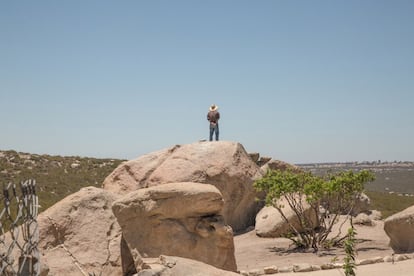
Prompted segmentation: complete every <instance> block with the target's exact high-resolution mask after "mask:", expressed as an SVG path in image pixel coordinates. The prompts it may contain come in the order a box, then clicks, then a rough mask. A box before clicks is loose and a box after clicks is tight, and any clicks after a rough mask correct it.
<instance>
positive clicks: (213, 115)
mask: <svg viewBox="0 0 414 276" xmlns="http://www.w3.org/2000/svg"><path fill="white" fill-rule="evenodd" d="M217 110H218V106H217V105H215V104H213V105H211V106H210V111H209V112H208V113H207V120H208V121H209V122H210V141H213V134H214V133H215V134H216V141H218V140H219V125H218V121H219V119H220V113H219V112H218V111H217Z"/></svg>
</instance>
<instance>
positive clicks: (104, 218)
mask: <svg viewBox="0 0 414 276" xmlns="http://www.w3.org/2000/svg"><path fill="white" fill-rule="evenodd" d="M116 198H117V196H116V195H114V194H112V193H111V192H108V191H105V190H103V189H100V188H95V187H86V188H82V189H81V190H80V191H79V192H77V193H74V194H72V195H69V196H68V197H66V198H64V199H63V200H61V201H59V202H58V203H56V204H55V205H53V206H52V207H50V208H48V209H47V210H46V211H44V212H43V213H41V214H39V216H38V218H37V221H38V225H39V245H38V248H39V250H40V252H41V253H42V255H43V256H42V257H41V258H42V259H46V260H47V263H48V266H49V269H50V274H49V275H75V276H76V275H79V276H82V275H85V274H87V273H91V274H92V273H95V275H101V273H102V275H122V267H121V257H120V241H121V228H120V227H119V225H118V222H117V221H116V218H115V216H114V215H113V213H112V210H111V206H112V203H113V202H114V201H115V199H116ZM42 262H43V260H42Z"/></svg>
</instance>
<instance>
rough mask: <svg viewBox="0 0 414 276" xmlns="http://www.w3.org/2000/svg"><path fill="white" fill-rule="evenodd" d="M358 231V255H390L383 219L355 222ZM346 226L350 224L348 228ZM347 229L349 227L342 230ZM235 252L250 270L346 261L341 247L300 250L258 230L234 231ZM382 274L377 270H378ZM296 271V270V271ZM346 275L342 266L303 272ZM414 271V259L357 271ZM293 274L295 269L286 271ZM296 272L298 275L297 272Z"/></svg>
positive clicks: (241, 264)
mask: <svg viewBox="0 0 414 276" xmlns="http://www.w3.org/2000/svg"><path fill="white" fill-rule="evenodd" d="M355 228H356V231H357V236H356V238H357V240H358V243H357V256H356V257H357V259H358V260H363V259H369V258H374V257H385V256H391V255H392V253H393V250H392V249H391V248H390V247H389V245H388V244H389V238H388V236H387V235H386V234H385V232H384V223H383V221H375V225H374V226H362V225H355ZM345 229H347V228H345ZM343 231H346V230H343ZM234 243H235V255H236V262H237V267H238V270H239V271H241V270H244V271H251V270H254V269H261V268H264V267H267V266H277V267H286V266H290V265H293V264H300V263H307V264H312V265H322V264H327V263H332V262H343V258H344V256H345V254H344V252H343V250H342V249H338V248H336V249H331V250H320V251H319V252H318V253H312V252H297V251H295V250H294V249H293V247H292V243H291V241H290V240H288V239H285V238H260V237H258V236H256V234H255V231H254V230H252V231H249V232H246V233H243V234H239V235H235V237H234ZM377 272H378V273H379V274H378V273H377ZM335 273H336V274H335ZM293 274H295V273H293ZM307 274H310V275H315V276H316V275H344V274H343V271H342V270H326V271H319V272H318V271H317V272H311V273H305V272H303V273H300V275H307ZM393 274H394V275H410V276H413V275H414V260H413V259H411V260H407V261H401V262H396V263H394V264H392V263H380V264H371V265H363V266H358V267H357V275H358V276H359V275H376V276H378V275H384V276H385V275H393ZM283 275H286V276H287V275H292V273H283ZM295 275H298V274H297V273H296V274H295Z"/></svg>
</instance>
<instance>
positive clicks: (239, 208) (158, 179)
mask: <svg viewBox="0 0 414 276" xmlns="http://www.w3.org/2000/svg"><path fill="white" fill-rule="evenodd" d="M261 176H262V174H261V172H260V168H259V167H258V166H257V165H256V164H255V163H254V162H253V161H252V160H251V158H250V157H249V155H248V154H247V153H246V151H245V149H244V148H243V146H242V145H241V144H239V143H235V142H227V141H219V142H198V143H193V144H188V145H182V146H174V147H172V148H170V149H166V150H162V151H158V152H154V153H150V154H147V155H144V156H142V157H140V158H138V159H135V160H131V161H128V162H125V163H123V164H121V165H120V166H119V167H118V168H116V169H115V170H114V171H113V172H112V173H111V174H110V175H109V176H108V177H107V178H106V179H105V181H104V183H103V187H104V189H105V190H109V191H113V192H115V193H117V194H126V193H128V192H130V191H134V190H137V189H140V188H146V187H152V186H156V185H160V184H166V183H174V182H197V183H208V184H212V185H214V186H216V187H217V188H218V189H219V190H220V192H221V193H222V195H223V198H224V201H225V205H224V209H223V216H224V218H225V221H226V223H228V224H229V225H230V226H231V227H232V228H233V229H234V230H235V231H239V230H244V229H246V228H247V227H248V226H250V225H253V224H254V218H255V216H256V214H257V211H258V209H259V207H258V204H259V203H258V202H257V201H256V200H255V198H256V197H257V193H256V191H255V190H254V188H253V185H252V184H253V182H254V180H255V179H257V178H259V177H261Z"/></svg>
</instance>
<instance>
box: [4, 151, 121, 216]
mask: <svg viewBox="0 0 414 276" xmlns="http://www.w3.org/2000/svg"><path fill="white" fill-rule="evenodd" d="M123 161H125V160H119V159H98V158H89V157H79V156H51V155H39V154H30V153H21V152H16V151H12V150H11V151H0V185H1V186H0V187H4V186H5V185H7V184H8V183H9V182H13V183H15V184H16V185H17V184H19V183H20V181H25V180H27V179H35V180H36V187H37V188H36V191H37V194H38V196H39V202H40V205H41V209H40V210H39V211H40V212H42V211H44V210H46V209H47V208H48V207H50V206H52V205H53V204H54V203H56V202H58V201H59V200H61V199H63V198H64V197H66V196H68V195H70V194H72V193H74V192H77V191H79V189H80V188H82V187H86V186H95V187H101V185H102V182H103V180H104V179H105V177H106V176H107V175H109V174H110V173H111V172H112V171H113V170H114V169H115V168H116V167H117V166H118V165H119V164H120V163H121V162H123ZM2 198H3V193H1V194H0V200H2Z"/></svg>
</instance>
